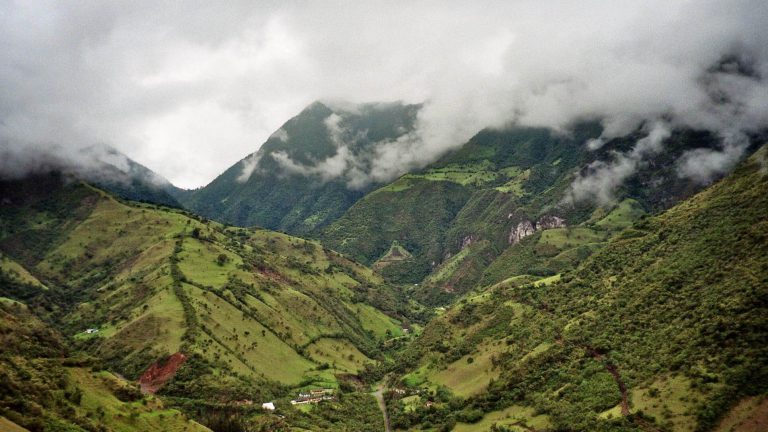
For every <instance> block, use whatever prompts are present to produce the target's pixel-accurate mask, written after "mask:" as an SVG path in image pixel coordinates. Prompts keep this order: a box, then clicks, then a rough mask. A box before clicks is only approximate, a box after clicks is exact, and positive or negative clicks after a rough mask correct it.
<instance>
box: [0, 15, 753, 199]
mask: <svg viewBox="0 0 768 432" xmlns="http://www.w3.org/2000/svg"><path fill="white" fill-rule="evenodd" d="M284 3H287V2H274V3H272V2H259V4H254V3H253V2H228V3H227V4H226V5H223V6H222V5H213V4H210V3H207V2H200V3H185V4H184V7H183V8H180V7H177V6H174V5H171V4H156V2H141V1H139V2H131V3H124V4H107V3H78V4H75V3H62V2H58V3H57V2H43V3H35V4H31V3H27V2H21V3H4V4H3V5H2V6H0V12H1V13H0V44H2V46H3V49H2V52H0V146H2V148H0V151H2V154H3V158H4V163H2V164H1V165H0V169H1V170H2V171H3V172H4V174H6V175H7V174H8V173H11V172H12V173H16V174H18V173H19V172H24V171H25V170H27V169H31V168H32V167H34V166H36V165H39V164H41V163H42V162H41V161H44V160H49V159H50V158H46V157H44V156H43V155H46V154H55V155H57V156H56V158H58V159H66V160H71V161H73V162H75V163H78V164H81V165H89V164H92V161H90V160H89V159H88V158H87V157H82V156H81V155H80V153H81V152H80V151H79V149H82V148H86V147H90V146H93V145H95V144H106V145H110V146H113V147H115V148H116V149H118V150H119V151H121V152H123V153H125V154H126V155H127V156H129V157H130V158H132V159H135V160H137V161H138V162H140V163H142V164H144V165H146V166H148V167H149V168H151V169H153V170H155V171H156V172H158V173H159V174H161V175H162V176H164V177H166V178H168V179H169V180H171V181H172V182H173V183H174V184H177V185H179V186H183V187H197V186H201V185H204V184H206V183H208V182H209V181H210V180H212V179H213V178H214V177H215V176H216V175H217V174H219V173H221V172H222V171H224V170H225V169H226V168H227V167H229V166H231V165H232V164H234V163H236V162H237V161H239V160H241V159H242V158H243V157H244V156H245V155H247V154H250V153H252V152H254V151H256V150H257V149H258V148H259V146H260V145H261V143H263V142H264V141H266V140H267V138H268V137H269V136H270V135H272V134H273V133H276V131H278V130H279V128H280V125H281V124H282V123H283V122H284V121H285V120H287V119H288V118H290V117H291V116H293V115H295V114H296V113H298V112H299V111H300V110H301V109H302V108H304V107H305V106H306V105H308V104H309V103H311V102H312V101H315V100H329V99H333V100H344V101H348V102H349V103H351V104H354V103H363V102H373V101H392V100H401V101H403V102H405V103H423V104H424V105H423V108H422V109H421V111H420V112H419V116H418V121H417V128H416V130H415V131H414V132H413V133H410V134H407V135H404V136H402V137H400V138H399V139H396V140H392V141H391V142H385V143H381V145H379V146H377V147H376V150H375V153H374V154H372V155H369V156H366V157H367V158H368V159H366V160H365V161H364V163H360V161H359V160H357V159H355V157H353V155H350V154H348V153H345V151H344V150H343V149H344V148H345V147H344V144H343V142H342V143H340V144H338V145H337V146H338V148H339V149H340V151H339V153H338V154H337V155H336V156H335V157H333V158H331V159H330V160H328V161H320V163H318V165H317V166H311V167H306V166H291V164H290V162H291V161H289V160H285V161H283V162H284V163H283V164H282V166H283V167H287V169H293V170H294V171H295V172H297V173H307V174H309V175H321V176H322V177H323V178H325V179H330V178H333V176H334V175H337V176H341V175H343V176H346V178H347V179H348V181H349V183H348V184H349V185H350V187H358V186H359V185H361V184H365V182H372V181H375V182H381V181H387V180H391V179H392V178H394V177H396V176H398V175H400V174H402V173H404V172H406V171H408V170H411V169H414V168H418V167H423V166H425V165H427V164H428V163H430V162H432V161H434V160H435V159H436V158H438V157H440V156H441V155H443V154H445V153H446V152H447V151H450V150H452V149H455V148H457V147H458V146H460V145H462V144H463V143H465V142H466V141H467V140H468V139H469V138H470V137H471V136H472V135H474V134H475V133H477V132H478V131H479V130H481V129H483V128H486V127H491V128H505V127H511V126H515V125H521V126H545V127H550V128H553V129H555V130H558V131H563V132H567V130H568V128H569V127H570V126H571V125H572V124H574V123H575V122H579V121H583V120H595V121H600V122H601V123H602V124H603V126H604V130H605V131H604V136H603V137H601V138H602V139H601V140H596V141H593V142H590V143H585V145H588V146H589V147H590V148H598V147H599V146H600V144H601V143H602V142H604V140H606V139H610V138H611V137H615V136H620V135H624V134H627V133H629V132H631V131H635V130H637V129H638V128H640V127H641V125H644V124H649V125H651V124H652V125H663V128H664V130H673V129H675V128H683V127H690V128H696V129H705V130H710V131H713V132H716V133H717V134H718V135H719V136H722V137H723V145H722V149H721V150H720V151H710V152H697V153H691V154H687V155H685V156H684V157H683V159H682V160H680V161H679V162H678V171H679V175H680V176H683V177H688V178H693V179H695V180H696V181H701V182H706V181H708V179H710V178H712V176H714V175H717V173H719V172H723V171H724V170H727V169H729V167H731V166H733V164H734V163H736V162H737V161H738V160H739V159H740V158H741V157H742V156H743V151H744V150H743V149H744V147H743V144H742V142H743V141H740V140H739V139H737V138H735V137H739V136H743V135H744V134H746V133H749V132H753V131H756V130H759V129H761V128H764V127H765V126H766V125H767V124H768V85H767V84H766V79H765V77H766V76H767V74H768V32H766V30H765V29H766V28H768V4H766V3H765V2H763V1H699V2H690V1H643V2H639V1H614V2H597V1H587V2H579V3H578V4H576V3H574V2H567V1H550V2H533V1H530V2H529V1H521V2H501V1H498V2H473V3H472V4H465V3H463V2H386V3H372V2H355V3H349V2H323V3H322V4H320V3H310V2H306V3H305V2H291V3H287V4H284ZM659 127H661V126H659ZM653 130H654V129H648V130H647V131H646V132H647V133H649V134H652V133H653ZM649 137H650V135H649ZM649 139H650V138H649ZM651 141H653V139H651ZM654 142H655V141H654ZM644 145H646V144H641V143H640V142H638V144H637V146H638V148H636V149H635V150H637V152H636V151H635V150H633V151H632V152H630V153H628V154H626V155H616V158H615V160H614V161H613V162H611V161H606V162H604V164H603V165H601V166H594V167H591V169H590V170H591V172H593V173H595V175H597V177H594V178H580V179H577V180H576V182H575V183H574V189H573V196H574V197H575V198H578V197H580V196H585V197H586V196H590V197H592V198H591V199H598V200H608V199H610V193H611V191H612V190H613V188H614V187H615V186H614V185H613V183H611V182H608V181H605V179H606V178H611V177H614V179H617V178H618V179H620V178H624V177H625V176H626V175H627V173H628V172H631V170H632V169H633V168H634V167H635V166H636V164H637V163H638V161H641V160H642V157H643V154H646V153H644V150H643V151H641V149H642V146H644ZM653 151H664V150H663V139H661V140H660V141H659V143H658V148H655V149H654V150H653ZM11 160H12V161H13V163H8V161H11ZM249 161H250V162H248V161H246V165H245V166H244V167H245V168H250V171H248V170H247V169H246V170H245V171H244V172H243V175H242V176H241V179H244V178H247V177H248V176H250V173H251V172H253V170H254V169H256V165H257V163H255V162H257V161H254V159H253V158H252V159H249ZM246 173H247V175H246ZM590 185H591V186H590ZM601 187H604V188H603V189H600V188H601ZM582 192H583V193H582Z"/></svg>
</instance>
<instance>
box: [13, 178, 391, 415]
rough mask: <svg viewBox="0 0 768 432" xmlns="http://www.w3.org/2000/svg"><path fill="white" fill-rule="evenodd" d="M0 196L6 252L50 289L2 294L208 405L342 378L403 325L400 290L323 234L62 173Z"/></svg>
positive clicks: (82, 346) (115, 361) (127, 366)
mask: <svg viewBox="0 0 768 432" xmlns="http://www.w3.org/2000/svg"><path fill="white" fill-rule="evenodd" d="M0 194H2V200H3V202H4V203H5V204H4V206H3V207H2V209H0V210H1V211H0V249H2V251H3V252H4V253H5V254H7V255H8V256H10V257H12V258H13V260H15V262H16V263H19V264H21V265H23V267H24V268H25V269H26V270H28V273H29V274H30V275H34V276H33V277H34V278H36V279H37V280H38V281H41V284H45V285H46V286H47V288H48V289H44V288H41V287H40V286H37V285H35V284H31V283H13V284H3V285H2V286H0V296H4V297H10V298H14V299H17V300H20V301H23V302H25V303H26V304H27V305H28V306H29V307H30V308H32V309H33V310H34V311H36V312H37V313H38V314H39V315H41V316H43V317H44V318H45V319H46V320H49V321H51V322H54V323H56V324H57V325H58V326H60V328H61V329H62V332H63V333H64V336H65V337H67V338H71V339H72V340H74V341H75V342H74V348H75V349H76V350H78V351H83V352H86V353H89V354H90V355H92V356H93V357H95V358H97V359H99V361H100V363H99V367H101V368H104V369H106V370H109V371H113V372H118V373H120V374H122V375H123V376H125V377H126V378H127V379H130V380H137V379H139V378H141V381H142V386H143V387H144V388H145V389H148V390H151V391H157V392H158V394H162V395H165V396H172V397H175V398H179V400H186V399H190V398H191V399H194V400H197V401H198V402H199V404H197V405H194V406H196V407H198V408H199V407H200V406H206V405H209V404H211V403H227V402H232V401H236V400H256V401H259V400H270V399H272V398H275V397H286V396H287V395H288V394H289V389H291V388H304V387H337V386H338V376H341V375H345V374H350V373H352V374H354V373H356V372H357V371H358V370H360V369H362V368H363V366H364V363H366V362H369V361H371V359H374V358H378V357H380V355H381V354H380V352H379V343H380V342H381V341H383V340H384V339H385V338H389V337H391V336H390V335H393V334H399V333H400V332H401V325H400V323H399V321H398V320H396V319H394V318H391V317H390V316H387V315H385V314H384V313H382V312H381V310H386V311H388V312H389V314H390V315H393V316H401V314H402V312H403V311H404V308H405V305H404V304H403V303H402V301H401V300H400V296H399V295H398V293H396V292H395V291H393V289H392V288H390V287H389V286H387V285H385V284H383V282H382V280H381V278H380V277H379V276H377V275H376V274H374V273H373V272H372V271H371V270H370V269H367V268H365V267H362V266H360V265H358V264H355V263H353V262H351V261H349V260H348V259H346V258H344V257H342V256H341V255H339V254H337V253H335V252H332V251H330V250H328V249H324V248H323V247H321V246H320V245H318V244H317V243H314V242H309V241H305V240H301V239H298V238H294V237H290V236H288V235H284V234H279V233H275V232H270V231H265V230H255V231H254V230H247V229H241V228H231V227H225V226H222V225H220V224H217V223H213V222H208V221H203V220H201V219H200V218H196V217H192V216H191V215H189V214H187V213H184V212H182V211H179V210H173V209H168V208H159V207H156V206H153V205H147V204H136V203H125V202H120V201H118V200H116V199H114V198H113V197H112V196H110V195H109V194H107V193H105V192H103V191H101V190H99V189H95V188H93V187H91V186H89V185H87V184H83V183H67V184H64V183H62V182H61V179H60V178H59V177H58V176H56V175H51V176H46V177H38V178H34V179H29V180H26V181H20V182H6V183H2V184H0ZM4 267H5V266H4ZM8 267H10V265H8ZM6 273H8V275H9V276H8V277H7V278H6V279H10V278H11V276H10V275H11V272H10V271H9V272H5V271H4V272H3V274H4V275H5V274H6ZM18 274H20V273H19V272H16V273H14V275H15V276H14V277H16V278H18V276H17V275H18ZM4 278H5V276H4ZM86 329H95V330H96V331H94V330H89V331H86ZM179 363H180V368H178V370H176V369H175V367H176V366H179ZM169 364H175V366H173V367H169V366H168V365H169ZM150 366H152V367H150ZM148 370H156V371H160V372H159V373H158V374H156V375H158V376H160V378H158V377H157V376H154V375H152V374H149V375H148V372H147V371H148ZM168 371H169V372H168ZM166 372H167V373H166ZM164 374H165V375H167V376H165V375H164ZM371 402H372V398H371ZM373 406H374V407H375V405H373Z"/></svg>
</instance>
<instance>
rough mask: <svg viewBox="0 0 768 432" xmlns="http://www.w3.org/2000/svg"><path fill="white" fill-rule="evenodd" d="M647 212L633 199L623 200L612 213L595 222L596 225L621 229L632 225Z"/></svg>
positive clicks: (608, 228)
mask: <svg viewBox="0 0 768 432" xmlns="http://www.w3.org/2000/svg"><path fill="white" fill-rule="evenodd" d="M644 214H645V210H643V208H642V207H641V206H640V204H639V203H638V202H637V201H635V200H633V199H625V200H623V201H621V202H620V203H619V204H618V205H617V206H616V207H615V208H613V209H612V210H611V211H610V213H608V214H607V215H606V216H605V217H604V218H602V219H600V220H599V221H597V222H596V223H595V225H596V226H598V227H600V228H604V229H607V230H612V231H616V230H621V229H624V228H627V227H630V226H632V224H633V223H635V221H637V220H638V219H640V217H641V216H643V215H644Z"/></svg>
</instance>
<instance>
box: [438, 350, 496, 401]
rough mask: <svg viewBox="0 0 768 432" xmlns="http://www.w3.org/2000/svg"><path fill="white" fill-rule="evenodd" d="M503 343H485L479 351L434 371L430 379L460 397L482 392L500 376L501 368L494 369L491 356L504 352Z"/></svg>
mask: <svg viewBox="0 0 768 432" xmlns="http://www.w3.org/2000/svg"><path fill="white" fill-rule="evenodd" d="M502 349H503V348H502V346H501V345H492V344H483V345H480V346H478V347H477V352H475V353H472V354H468V355H465V356H464V357H462V358H460V359H458V360H456V361H455V362H453V363H451V364H449V365H447V367H446V368H445V369H442V370H440V371H436V372H433V373H432V374H431V375H430V376H429V380H430V381H432V382H434V383H436V384H441V385H444V386H446V387H448V388H449V389H451V391H452V392H453V393H454V394H456V395H457V396H460V397H468V396H472V395H475V394H478V393H481V392H482V391H483V390H485V388H486V387H487V386H488V383H489V382H490V380H492V379H496V378H498V376H499V374H500V373H501V370H499V369H494V367H493V365H492V363H491V358H492V357H493V356H495V355H498V354H500V353H501V352H502Z"/></svg>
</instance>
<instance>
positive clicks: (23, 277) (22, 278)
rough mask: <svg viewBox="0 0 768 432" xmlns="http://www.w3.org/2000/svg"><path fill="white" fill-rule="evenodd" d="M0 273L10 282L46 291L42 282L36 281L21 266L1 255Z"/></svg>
mask: <svg viewBox="0 0 768 432" xmlns="http://www.w3.org/2000/svg"><path fill="white" fill-rule="evenodd" d="M0 272H3V273H4V274H5V275H6V276H7V277H9V278H10V279H11V280H14V281H17V282H20V283H23V284H27V285H31V286H35V287H38V288H41V289H48V288H47V287H46V286H45V285H44V284H43V283H42V282H40V281H39V280H37V278H36V277H34V276H32V274H31V273H30V272H29V271H27V269H25V268H24V267H23V266H22V265H21V264H19V263H17V262H16V261H13V260H12V259H10V258H8V257H7V256H5V255H2V254H0Z"/></svg>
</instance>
